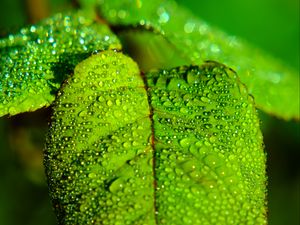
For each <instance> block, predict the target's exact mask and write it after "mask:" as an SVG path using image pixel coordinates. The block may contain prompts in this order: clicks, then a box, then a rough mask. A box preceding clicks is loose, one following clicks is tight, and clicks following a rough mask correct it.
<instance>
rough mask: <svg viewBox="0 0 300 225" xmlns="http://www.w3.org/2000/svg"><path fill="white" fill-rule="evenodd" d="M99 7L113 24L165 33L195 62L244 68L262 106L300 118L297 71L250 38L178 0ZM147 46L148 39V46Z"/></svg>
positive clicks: (111, 1)
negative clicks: (202, 16) (227, 30)
mask: <svg viewBox="0 0 300 225" xmlns="http://www.w3.org/2000/svg"><path fill="white" fill-rule="evenodd" d="M99 9H100V12H101V15H102V16H103V17H104V18H105V19H106V20H107V21H108V22H109V23H111V24H114V25H116V26H123V27H124V26H125V27H128V28H131V29H137V30H141V29H146V30H151V31H153V32H155V33H159V34H161V35H163V36H164V37H165V38H166V39H167V41H169V42H170V43H171V44H172V45H173V48H174V49H176V51H177V52H178V57H183V58H185V59H186V60H187V61H188V63H189V64H197V65H199V64H201V63H202V62H203V61H206V60H215V61H218V62H222V63H224V64H225V65H227V66H229V67H231V68H233V69H234V70H235V71H237V72H238V74H239V76H240V78H241V80H242V82H244V83H245V84H246V85H247V87H248V90H249V92H250V94H252V95H253V96H254V97H255V99H256V104H257V107H259V108H260V109H262V110H264V111H265V112H267V113H270V114H274V115H276V116H278V117H281V118H284V119H291V118H296V119H299V108H300V107H299V74H298V73H297V71H295V70H293V69H291V68H289V66H287V65H285V64H284V63H282V62H280V61H279V60H277V59H275V58H273V57H271V56H269V55H268V54H266V53H264V52H263V51H261V50H259V49H257V48H255V47H253V46H251V45H249V44H248V43H246V42H245V41H243V40H239V39H238V38H236V37H234V36H229V35H227V34H225V33H224V32H222V31H220V30H218V29H215V28H212V27H211V26H210V25H208V24H207V23H206V22H204V21H202V20H201V19H199V18H197V17H195V16H193V15H192V14H191V13H190V12H189V11H187V10H185V9H184V8H182V7H180V6H178V5H177V4H176V2H175V1H173V0H163V1H160V0H155V1H131V0H125V1H117V0H115V1H114V0H104V1H101V4H100V7H99ZM146 43H147V44H146ZM147 45H148V40H147V41H145V44H144V45H142V46H143V48H144V46H147ZM143 59H144V58H143V57H141V58H139V59H137V60H140V61H141V62H138V63H139V64H145V63H147V62H145V61H143ZM291 99H294V100H293V101H291Z"/></svg>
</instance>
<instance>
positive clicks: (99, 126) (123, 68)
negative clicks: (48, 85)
mask: <svg viewBox="0 0 300 225" xmlns="http://www.w3.org/2000/svg"><path fill="white" fill-rule="evenodd" d="M45 166H46V172H47V176H48V183H49V187H50V193H51V197H52V200H53V205H54V206H55V209H56V212H57V215H58V220H59V223H60V224H66V225H67V224H227V223H232V224H265V223H266V217H265V216H266V215H265V214H266V208H265V191H266V187H265V182H266V177H265V154H264V152H263V149H262V136H261V132H260V129H259V121H258V119H257V115H256V110H255V108H254V103H253V99H252V98H251V97H249V95H248V93H247V91H246V88H245V87H244V85H242V84H241V83H240V82H239V81H238V79H237V76H236V74H235V73H234V72H232V71H231V70H230V69H228V68H227V67H225V66H223V65H221V64H218V63H215V62H209V63H206V64H204V65H203V66H182V67H177V68H174V69H170V70H158V71H152V72H150V73H148V74H146V75H143V76H141V75H140V73H139V69H138V67H137V65H136V63H135V62H133V61H132V60H131V59H130V58H129V57H127V56H125V55H123V54H121V53H117V52H112V51H105V52H102V53H100V54H98V55H93V56H91V57H90V58H88V59H86V60H84V61H82V62H81V63H80V64H79V65H78V66H77V67H76V68H75V72H74V75H73V76H72V77H70V78H68V79H67V81H66V85H64V86H63V87H62V89H61V90H60V91H59V93H58V97H57V99H56V101H55V103H54V112H53V116H52V123H51V127H50V132H49V135H48V140H47V147H46V151H45Z"/></svg>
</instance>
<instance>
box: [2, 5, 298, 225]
mask: <svg viewBox="0 0 300 225" xmlns="http://www.w3.org/2000/svg"><path fill="white" fill-rule="evenodd" d="M44 1H45V0H44ZM27 2H29V1H27ZM47 2H48V3H47V4H48V7H47V11H48V13H49V14H51V13H53V12H57V11H59V10H62V9H66V8H69V7H70V3H69V1H66V0H65V1H62V0H49V1H47ZM178 2H179V3H180V4H182V5H185V6H186V7H187V8H189V9H190V10H191V11H192V12H194V13H195V14H196V15H198V16H199V17H201V18H202V19H205V20H206V21H207V22H208V23H209V24H211V25H213V26H216V27H220V28H222V29H223V30H225V31H227V32H228V33H229V34H233V35H237V36H239V37H242V38H244V39H246V40H248V41H250V42H252V43H253V44H255V45H257V46H259V47H261V48H262V49H264V50H265V51H267V52H269V53H271V54H272V55H274V56H275V57H277V58H280V59H281V60H283V61H284V62H285V63H286V64H288V65H290V66H292V67H294V68H295V69H297V70H298V71H299V1H298V0H244V1H237V0H225V1H221V0H210V1H204V0H203V1H199V0H178ZM28 12H29V10H28V4H27V3H26V1H23V0H1V1H0V36H5V35H7V34H8V33H9V32H12V31H16V30H18V28H19V27H21V26H22V25H25V24H28V23H29V22H30V21H32V20H34V18H32V16H29V13H28ZM295 100H296V99H291V101H295ZM298 101H299V99H298ZM49 114H50V110H45V109H44V110H39V111H38V112H36V113H31V114H30V113H24V114H22V115H19V116H14V117H12V118H1V119H0V224H3V225H48V224H49V225H52V224H53V225H54V224H55V218H54V214H53V212H52V209H51V205H50V200H49V198H48V195H47V186H46V182H45V178H44V174H43V167H42V164H41V160H42V152H41V151H42V149H43V146H44V144H43V142H44V136H45V133H46V130H47V123H48V121H47V120H46V119H44V118H47V117H48V116H49ZM260 115H261V118H262V128H263V132H264V139H265V145H266V151H267V153H268V176H269V185H268V189H269V194H268V195H269V196H268V201H269V224H270V225H280V224H284V225H294V224H295V225H296V224H299V211H300V209H299V189H300V176H299V168H298V166H297V164H298V162H299V150H298V148H299V146H300V143H299V142H300V131H299V122H284V121H281V120H277V119H275V118H272V117H269V116H267V115H265V114H263V113H260Z"/></svg>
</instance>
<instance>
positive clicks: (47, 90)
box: [0, 12, 121, 116]
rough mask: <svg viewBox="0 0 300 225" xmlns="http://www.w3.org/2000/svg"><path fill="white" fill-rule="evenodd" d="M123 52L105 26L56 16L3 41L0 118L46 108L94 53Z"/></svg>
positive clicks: (0, 43) (79, 16) (69, 15)
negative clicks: (117, 50) (72, 73)
mask: <svg viewBox="0 0 300 225" xmlns="http://www.w3.org/2000/svg"><path fill="white" fill-rule="evenodd" d="M114 48H116V49H120V48H121V46H120V43H119V40H118V39H117V37H116V36H115V35H114V34H113V33H112V32H111V31H110V30H109V28H108V27H107V26H106V25H103V24H98V23H96V22H94V21H93V20H91V19H88V18H85V17H84V16H82V14H81V13H80V12H76V13H66V14H57V15H54V16H53V17H51V18H48V19H45V20H43V21H41V22H40V23H38V24H36V25H32V26H29V27H26V28H23V29H21V30H20V31H19V33H16V34H11V35H9V36H8V37H7V38H4V39H1V40H0V116H3V115H6V114H10V115H15V114H17V113H21V112H26V111H33V110H36V109H39V108H41V107H44V106H48V105H49V104H50V103H51V102H52V101H53V100H54V99H55V94H56V92H57V90H58V88H59V87H60V85H61V83H62V81H63V80H64V79H65V78H66V76H67V75H68V74H70V73H71V72H73V70H74V67H75V65H77V64H78V63H79V62H80V61H82V60H83V59H85V58H86V57H88V56H89V55H90V54H91V53H92V52H93V51H95V50H106V49H114Z"/></svg>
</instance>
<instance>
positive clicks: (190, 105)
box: [146, 62, 265, 224]
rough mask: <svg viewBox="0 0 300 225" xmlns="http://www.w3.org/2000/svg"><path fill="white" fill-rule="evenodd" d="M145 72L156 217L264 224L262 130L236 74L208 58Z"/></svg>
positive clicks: (190, 221) (173, 220)
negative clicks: (151, 125)
mask: <svg viewBox="0 0 300 225" xmlns="http://www.w3.org/2000/svg"><path fill="white" fill-rule="evenodd" d="M146 76H147V82H148V85H149V93H150V102H151V106H152V107H153V123H154V137H155V141H154V146H155V178H156V181H157V188H156V192H155V195H156V203H157V204H156V207H157V212H158V214H157V218H158V221H159V222H160V223H170V224H173V223H174V224H178V223H181V224H243V223H248V222H249V221H254V223H259V224H263V223H264V221H265V220H264V216H265V215H264V214H265V211H264V201H265V197H264V196H265V173H264V171H265V158H264V157H265V156H264V153H263V150H262V140H261V133H260V131H259V122H258V119H257V116H256V112H255V109H254V107H253V101H252V99H251V98H249V97H248V94H247V92H246V91H245V88H244V86H243V85H242V84H240V83H239V82H238V81H237V77H236V74H235V73H234V72H233V71H231V70H230V69H228V68H226V67H224V66H223V65H220V64H218V63H214V62H209V63H207V64H205V65H203V66H202V67H199V66H190V67H178V68H174V69H171V70H161V71H154V72H151V73H149V74H147V75H146ZM245 221H247V222H245Z"/></svg>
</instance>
